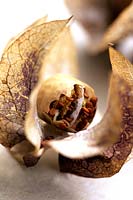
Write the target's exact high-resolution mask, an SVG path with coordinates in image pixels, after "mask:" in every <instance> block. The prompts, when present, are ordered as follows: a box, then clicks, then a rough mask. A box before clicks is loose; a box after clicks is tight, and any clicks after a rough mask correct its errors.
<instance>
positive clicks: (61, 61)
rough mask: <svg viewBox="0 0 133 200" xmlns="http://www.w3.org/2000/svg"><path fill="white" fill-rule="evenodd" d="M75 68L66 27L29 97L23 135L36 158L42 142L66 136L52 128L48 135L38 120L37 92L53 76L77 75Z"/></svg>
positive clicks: (51, 50)
mask: <svg viewBox="0 0 133 200" xmlns="http://www.w3.org/2000/svg"><path fill="white" fill-rule="evenodd" d="M64 38H65V40H64ZM77 66H78V64H77V55H76V48H75V45H74V42H73V39H72V36H71V32H70V27H69V26H67V27H65V28H64V30H63V31H62V32H61V34H60V35H59V36H58V39H57V40H56V41H55V42H54V44H53V45H52V47H51V48H50V49H49V51H48V52H47V54H46V56H45V58H44V60H43V65H42V68H41V70H40V73H39V81H38V84H37V85H36V87H35V89H34V90H33V91H32V94H31V96H30V109H29V111H28V113H27V115H26V120H25V135H26V138H27V139H28V141H29V142H30V143H31V144H32V145H33V146H34V152H32V154H34V155H35V154H36V156H37V155H38V152H40V148H41V141H42V140H44V139H45V138H47V137H51V136H52V137H57V136H59V137H65V136H66V135H67V133H65V132H64V131H60V130H57V129H56V128H55V127H52V126H51V129H50V133H49V125H48V124H46V123H45V122H43V121H42V120H41V119H39V118H38V111H37V107H36V106H37V104H36V102H37V97H38V92H39V90H40V88H41V87H42V85H43V82H44V81H45V80H46V79H48V78H50V77H51V76H53V75H55V74H58V73H61V74H62V76H63V74H71V75H75V76H76V74H78V73H77V72H78V69H77ZM43 149H47V147H43ZM42 152H43V151H42ZM39 156H40V153H39ZM27 165H28V163H27Z"/></svg>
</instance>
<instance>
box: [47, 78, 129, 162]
mask: <svg viewBox="0 0 133 200" xmlns="http://www.w3.org/2000/svg"><path fill="white" fill-rule="evenodd" d="M126 88H127V87H126V84H125V83H124V82H123V81H122V80H121V79H120V80H119V77H117V76H116V77H115V76H114V77H112V78H111V80H110V87H109V94H108V106H107V110H106V113H105V115H104V116H103V118H102V120H101V121H100V123H98V124H97V125H96V126H94V127H92V128H90V129H87V130H84V131H79V132H77V133H75V134H74V135H72V136H70V137H67V138H65V139H63V140H50V141H48V142H47V144H48V145H49V146H51V147H52V148H54V149H55V150H56V151H57V152H59V153H60V154H62V155H64V156H66V157H69V158H77V159H80V158H87V157H92V156H95V155H99V154H101V155H102V154H103V152H104V150H105V149H107V147H109V146H111V145H112V144H113V143H115V142H116V141H117V140H118V139H119V136H120V128H121V119H122V113H121V107H120V98H119V93H120V92H121V93H125V90H126ZM112 99H113V101H112Z"/></svg>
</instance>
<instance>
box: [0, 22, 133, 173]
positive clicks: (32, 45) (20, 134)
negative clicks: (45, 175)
mask: <svg viewBox="0 0 133 200" xmlns="http://www.w3.org/2000/svg"><path fill="white" fill-rule="evenodd" d="M45 20H46V18H43V19H40V20H38V21H37V22H35V23H34V24H33V25H31V26H30V27H29V28H27V29H26V30H25V32H23V33H22V34H20V35H19V36H18V37H17V38H16V39H14V40H13V41H11V42H10V43H9V45H8V46H7V47H6V49H5V51H4V53H3V55H2V59H1V63H0V143H1V144H2V145H4V146H5V147H7V148H8V149H9V151H10V152H11V153H12V155H13V156H14V157H16V158H17V159H18V160H19V161H21V162H24V163H25V165H26V166H33V165H35V164H36V163H37V162H38V160H39V158H40V157H41V155H42V154H43V153H44V152H45V151H46V150H47V149H48V148H50V147H52V148H53V149H55V150H56V151H57V152H59V153H60V154H61V155H60V158H59V164H60V169H61V171H63V172H70V173H74V174H77V175H80V176H87V177H105V176H111V175H113V174H115V173H116V172H118V171H119V170H120V168H121V166H122V165H123V164H124V162H125V160H126V159H127V157H128V155H129V154H130V152H131V149H132V133H133V130H132V128H133V127H132V120H133V119H132V117H133V116H132V115H133V112H132V108H133V96H132V86H133V85H132V84H133V82H132V81H133V80H132V74H133V68H132V65H131V64H130V63H129V61H127V60H126V59H125V58H124V57H123V56H122V55H121V54H119V52H117V51H115V50H114V49H113V48H112V47H110V59H111V63H112V69H113V70H112V71H113V73H112V76H111V78H110V87H109V94H108V103H107V110H106V113H105V115H104V116H103V119H102V120H101V122H100V123H99V124H97V125H96V126H94V127H93V128H91V129H88V128H86V127H87V126H88V125H89V124H90V123H91V121H92V120H93V117H94V115H95V112H96V103H97V97H96V95H95V92H94V90H93V89H92V88H91V87H90V86H88V85H87V84H86V83H83V82H81V81H79V80H77V79H76V78H73V77H71V76H70V74H74V75H75V74H76V71H77V68H78V64H77V59H76V50H75V47H74V44H73V41H72V38H71V34H70V27H69V25H68V23H69V21H70V19H68V20H61V21H52V22H46V21H45ZM64 37H65V40H64ZM57 73H60V74H58V75H57ZM64 74H68V75H64ZM112 99H113V101H112ZM62 155H63V156H66V157H67V158H66V157H63V156H62Z"/></svg>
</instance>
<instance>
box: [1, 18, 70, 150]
mask: <svg viewBox="0 0 133 200" xmlns="http://www.w3.org/2000/svg"><path fill="white" fill-rule="evenodd" d="M45 21H46V17H44V18H41V19H39V20H37V21H36V22H35V23H33V24H32V25H31V26H29V27H28V28H27V29H26V30H25V31H24V32H23V33H21V34H19V35H18V36H17V37H15V38H13V39H12V40H11V41H10V42H9V44H8V45H7V46H6V48H5V50H4V53H3V55H2V58H1V62H0V143H1V144H2V145H4V146H5V147H8V148H9V149H10V148H12V147H13V146H14V145H16V144H18V143H20V142H22V141H23V140H25V130H24V121H25V116H26V114H27V111H28V110H29V96H30V95H31V92H32V90H33V89H34V87H35V85H36V84H37V82H38V79H39V71H40V69H41V67H42V66H43V62H44V57H45V56H46V55H47V53H48V51H49V50H50V49H51V48H52V46H53V45H54V43H55V41H56V40H57V39H58V37H59V35H60V33H61V32H62V31H63V30H64V28H65V27H66V25H67V24H68V22H69V21H70V19H66V20H57V21H52V22H45Z"/></svg>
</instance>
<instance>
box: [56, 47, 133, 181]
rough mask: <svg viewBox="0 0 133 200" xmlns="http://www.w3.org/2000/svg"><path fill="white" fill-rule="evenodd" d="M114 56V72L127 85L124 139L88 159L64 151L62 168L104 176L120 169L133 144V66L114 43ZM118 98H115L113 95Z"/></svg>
mask: <svg viewBox="0 0 133 200" xmlns="http://www.w3.org/2000/svg"><path fill="white" fill-rule="evenodd" d="M110 59H111V64H112V69H113V73H114V74H117V76H119V77H120V78H124V79H125V81H126V83H127V84H126V85H125V86H124V85H121V87H123V86H124V87H125V89H124V90H122V91H123V92H122V93H121V92H120V93H119V95H120V105H121V110H122V124H121V131H120V139H119V140H118V142H116V143H115V144H114V145H112V146H111V147H109V148H108V149H107V150H105V151H104V154H103V155H99V156H95V157H92V158H87V159H77V160H74V159H73V160H72V159H69V158H66V157H63V156H61V155H60V158H59V163H60V170H61V171H62V172H69V173H73V174H76V175H79V176H85V177H93V178H101V177H109V176H112V175H114V174H115V173H117V172H119V170H120V169H121V167H122V166H123V164H124V163H125V161H126V160H127V158H128V156H129V155H130V153H131V151H132V147H133V77H132V76H133V66H132V65H131V64H130V62H129V61H128V60H127V59H126V58H125V57H124V56H122V55H121V54H120V53H119V52H117V51H116V50H114V49H113V48H112V47H110ZM112 100H113V101H114V98H113V99H112Z"/></svg>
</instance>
